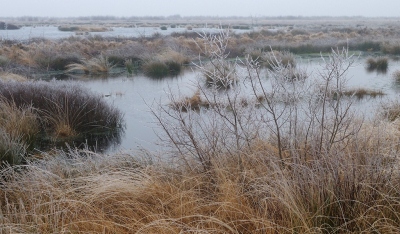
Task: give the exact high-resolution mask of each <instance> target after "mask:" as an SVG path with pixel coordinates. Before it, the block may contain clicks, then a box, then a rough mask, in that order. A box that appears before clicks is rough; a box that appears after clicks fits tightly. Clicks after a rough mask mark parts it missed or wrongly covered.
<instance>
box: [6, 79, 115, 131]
mask: <svg viewBox="0 0 400 234" xmlns="http://www.w3.org/2000/svg"><path fill="white" fill-rule="evenodd" d="M0 95H2V96H3V97H4V100H6V101H8V102H13V104H14V105H15V106H16V108H23V107H25V106H30V107H31V108H33V110H34V113H35V114H36V115H37V116H38V121H39V123H40V128H41V129H40V131H41V132H42V133H43V134H44V135H48V136H51V137H54V138H55V139H58V138H65V137H76V136H82V135H85V134H101V133H104V132H108V131H113V130H116V129H118V128H120V127H121V124H122V114H121V113H120V112H119V111H118V109H116V108H114V107H112V106H110V105H109V104H107V103H106V102H105V101H104V99H102V97H101V96H100V95H95V94H93V93H91V92H90V91H89V90H87V89H85V88H83V87H81V86H80V85H79V84H73V83H70V82H60V81H51V82H43V81H27V82H3V81H0Z"/></svg>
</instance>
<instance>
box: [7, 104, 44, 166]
mask: <svg viewBox="0 0 400 234" xmlns="http://www.w3.org/2000/svg"><path fill="white" fill-rule="evenodd" d="M38 133H39V124H38V116H37V114H36V113H35V110H34V109H33V108H32V106H29V105H27V106H21V107H17V106H16V104H15V103H14V102H12V101H8V100H5V99H3V98H1V99H0V162H7V163H9V164H11V165H16V164H20V163H21V161H22V157H23V156H24V155H25V153H26V151H27V150H28V147H29V146H31V145H32V143H33V142H35V140H36V138H37V134H38Z"/></svg>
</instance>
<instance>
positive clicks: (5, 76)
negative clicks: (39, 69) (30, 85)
mask: <svg viewBox="0 0 400 234" xmlns="http://www.w3.org/2000/svg"><path fill="white" fill-rule="evenodd" d="M0 79H1V80H3V81H18V82H22V81H27V78H26V77H24V76H21V75H18V74H14V73H10V72H2V73H0Z"/></svg>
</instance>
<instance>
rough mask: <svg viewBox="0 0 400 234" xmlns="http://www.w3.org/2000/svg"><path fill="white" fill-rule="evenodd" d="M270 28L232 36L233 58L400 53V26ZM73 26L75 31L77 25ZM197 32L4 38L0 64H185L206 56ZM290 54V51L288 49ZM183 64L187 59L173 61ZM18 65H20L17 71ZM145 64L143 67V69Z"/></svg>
mask: <svg viewBox="0 0 400 234" xmlns="http://www.w3.org/2000/svg"><path fill="white" fill-rule="evenodd" d="M274 28H275V27H265V28H263V29H261V30H258V31H251V32H248V33H243V34H232V33H231V38H230V43H229V44H228V45H227V46H228V48H227V49H228V50H229V53H228V58H236V57H244V56H245V55H246V54H247V53H249V51H260V52H261V53H267V52H270V51H271V49H272V50H274V51H289V52H291V53H294V54H310V53H320V52H322V53H329V52H330V51H331V48H332V47H333V48H336V47H339V48H342V47H347V46H348V47H349V50H351V51H363V52H367V53H379V54H387V55H398V54H399V53H398V51H400V50H399V49H398V48H399V43H400V41H399V40H398V38H399V35H400V30H398V29H397V28H393V27H392V28H358V27H352V28H347V29H346V30H344V29H340V28H335V27H333V26H331V27H327V28H324V27H323V26H320V27H316V26H315V27H313V28H310V29H302V28H293V27H279V28H280V29H279V30H274ZM71 30H72V29H71ZM77 30H78V29H77ZM198 43H201V40H200V36H199V35H198V34H197V33H196V32H191V31H186V32H182V33H178V32H174V33H172V34H171V35H170V36H163V35H161V34H160V33H155V34H154V35H152V36H149V37H144V36H141V37H138V38H120V37H118V38H112V37H101V36H98V35H96V36H83V37H70V38H65V39H59V40H47V39H43V38H41V39H35V38H33V39H31V40H29V41H24V42H21V41H12V40H2V41H1V42H0V53H1V55H2V57H1V60H0V66H1V68H2V69H3V70H5V71H10V72H14V73H15V71H17V72H18V73H20V74H22V73H24V72H25V75H29V73H30V72H32V71H35V70H38V71H42V72H43V71H51V70H58V71H65V70H67V69H68V68H69V67H68V66H70V65H71V64H78V65H83V66H85V63H87V62H88V61H93V60H95V59H96V58H99V57H100V56H104V57H107V58H108V60H109V61H108V62H109V63H112V64H115V65H116V66H121V67H123V66H124V62H125V61H127V60H132V61H139V63H138V64H141V65H143V64H146V62H148V61H150V60H158V58H159V57H160V56H165V55H166V54H168V53H172V54H174V55H171V56H172V57H174V56H175V57H176V55H177V54H178V55H179V57H183V58H184V59H183V61H185V63H190V61H194V60H197V59H198V55H199V54H201V53H200V50H199V47H198V46H197V44H198ZM284 53H286V52H284ZM172 60H173V62H174V63H179V64H182V59H178V60H176V59H172ZM17 68H18V69H17ZM140 68H141V67H140Z"/></svg>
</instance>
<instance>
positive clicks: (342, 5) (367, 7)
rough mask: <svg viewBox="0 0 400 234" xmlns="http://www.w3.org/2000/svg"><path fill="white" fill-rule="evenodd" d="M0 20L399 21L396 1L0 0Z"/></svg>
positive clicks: (399, 3)
mask: <svg viewBox="0 0 400 234" xmlns="http://www.w3.org/2000/svg"><path fill="white" fill-rule="evenodd" d="M0 4H1V6H2V9H3V12H2V13H1V14H0V17H21V16H39V17H80V16H97V15H102V16H115V17H131V16H139V17H143V16H171V15H180V16H182V17H185V16H211V17H216V16H219V17H229V16H243V17H248V16H254V17H258V16H260V17H262V16H267V17H268V16H270V17H278V16H304V17H308V16H333V17H340V16H364V17H399V16H400V14H399V13H398V8H399V7H400V1H398V0H381V1H379V2H378V3H377V1H375V0H352V1H349V0H347V1H346V0H336V1H334V2H325V1H321V0H303V1H299V0H282V1H280V2H279V3H277V1H271V0H264V1H263V0H247V1H239V0H229V1H228V0H219V1H215V0H214V1H213V0H203V1H193V0H170V1H165V0H164V1H162V0H148V1H129V0H114V1H99V0H85V1H82V0H69V1H60V0H13V1H9V0H7V1H6V0H0Z"/></svg>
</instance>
